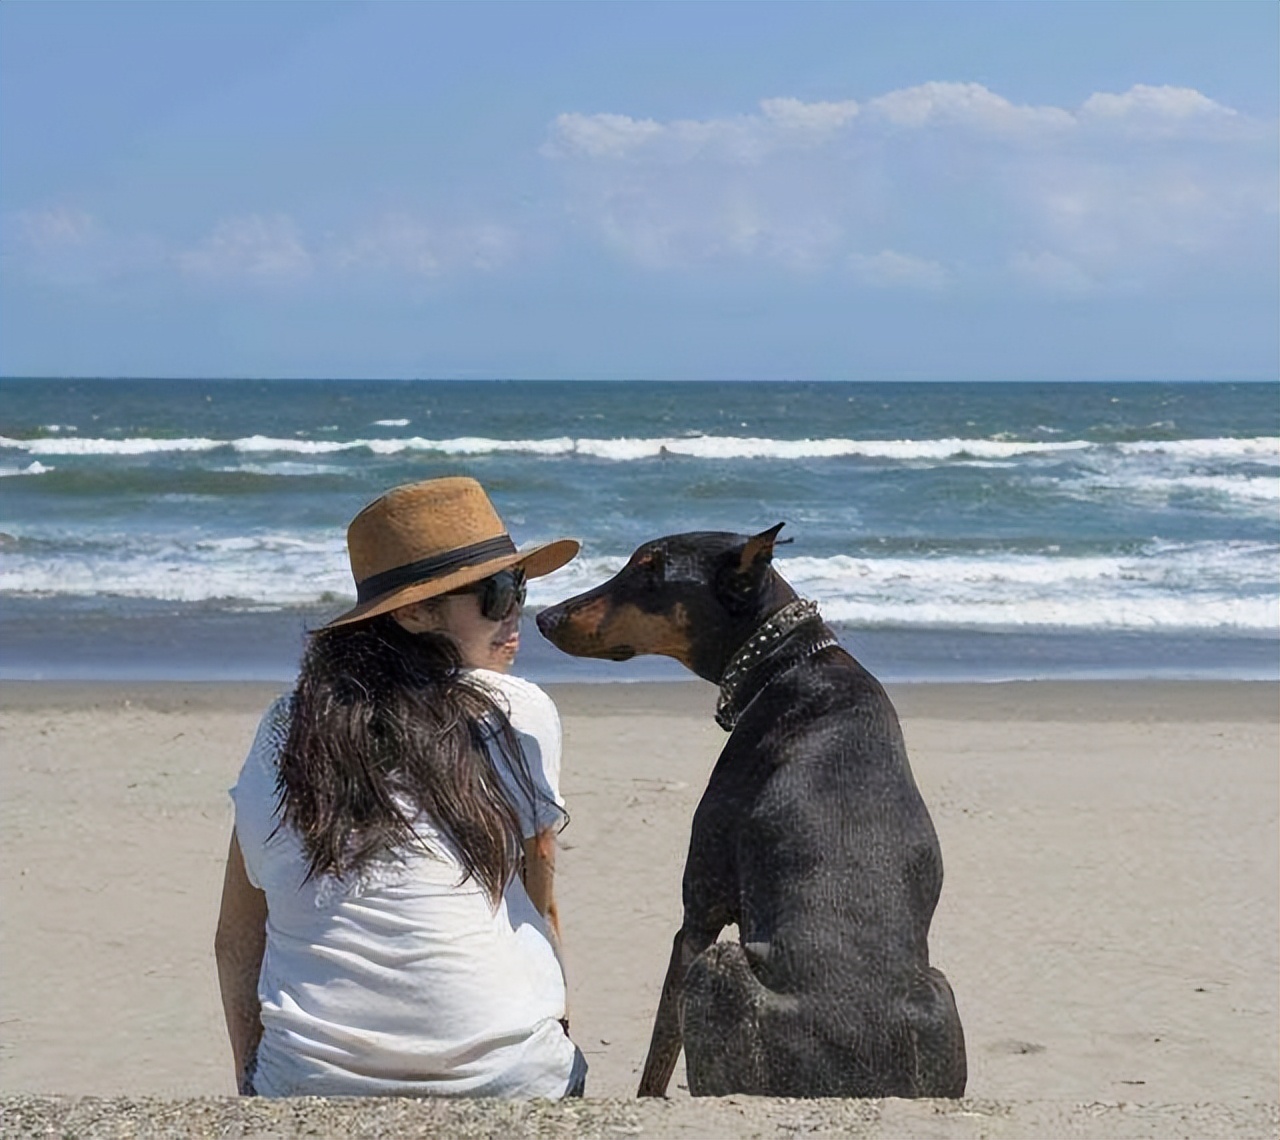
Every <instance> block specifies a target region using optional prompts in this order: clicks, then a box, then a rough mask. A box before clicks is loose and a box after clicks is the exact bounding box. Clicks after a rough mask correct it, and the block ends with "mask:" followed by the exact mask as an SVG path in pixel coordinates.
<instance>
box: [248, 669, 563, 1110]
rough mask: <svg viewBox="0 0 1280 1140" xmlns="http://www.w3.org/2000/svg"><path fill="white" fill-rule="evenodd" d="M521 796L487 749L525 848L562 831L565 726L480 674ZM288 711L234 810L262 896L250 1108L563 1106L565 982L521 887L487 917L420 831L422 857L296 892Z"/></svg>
mask: <svg viewBox="0 0 1280 1140" xmlns="http://www.w3.org/2000/svg"><path fill="white" fill-rule="evenodd" d="M469 676H470V679H471V680H472V682H473V683H479V684H481V685H483V686H484V688H485V689H486V690H487V691H488V692H489V693H490V694H491V695H492V696H493V697H494V699H495V701H496V703H497V704H498V706H499V707H500V708H502V709H503V710H504V711H507V714H508V719H509V721H510V723H511V727H512V729H513V730H514V732H515V734H516V737H517V739H518V741H519V743H520V746H521V750H522V752H523V754H524V758H525V761H526V764H527V767H528V775H529V776H530V777H531V778H532V781H533V785H534V788H533V791H534V793H535V794H534V795H532V796H530V794H529V789H528V788H522V787H521V781H519V780H517V779H516V778H515V776H514V774H512V773H511V771H510V769H509V766H508V761H507V760H506V757H505V752H504V751H503V750H502V749H500V748H497V747H491V748H490V749H489V752H490V756H491V758H492V759H493V764H494V770H495V771H496V772H497V773H498V774H499V776H500V777H502V778H503V781H504V785H505V790H506V792H507V795H508V797H509V798H510V800H511V802H512V803H513V805H514V806H515V807H516V810H517V815H518V816H519V819H520V826H521V832H522V834H523V835H525V836H526V837H529V836H533V835H535V834H536V833H538V832H540V831H543V830H545V829H546V828H548V827H551V826H554V825H555V824H557V823H558V822H559V821H560V820H561V819H562V818H563V809H562V807H561V806H560V805H561V800H560V797H559V790H558V784H559V755H560V724H559V718H558V716H557V714H556V711H555V707H554V705H553V704H552V703H551V701H550V699H549V698H548V697H547V696H546V695H545V694H544V693H543V692H542V691H541V690H540V689H538V688H537V687H536V686H535V685H532V684H530V683H529V682H527V681H523V680H520V679H518V678H515V677H511V676H507V675H504V674H501V673H496V672H490V671H488V670H473V671H471V672H470V674H469ZM290 717H291V703H290V698H289V697H283V698H281V699H280V700H279V701H277V702H276V703H275V704H274V705H273V706H272V707H271V709H270V710H268V712H267V714H266V716H265V717H264V718H263V721H262V725H261V727H260V729H259V732H258V736H257V738H256V740H255V741H254V745H253V748H252V749H251V751H250V754H249V757H248V758H247V760H246V761H245V765H244V768H243V770H242V772H241V774H240V779H239V781H238V782H237V784H236V787H235V788H234V789H233V792H232V795H233V798H234V799H235V803H236V834H237V837H238V839H239V842H240V847H241V851H242V852H243V855H244V863H245V869H246V872H247V874H248V876H249V879H250V881H251V882H252V884H253V885H254V886H255V887H258V888H259V889H261V890H262V891H264V892H265V894H266V898H267V909H268V916H269V917H268V921H267V941H266V952H265V955H264V958H263V963H262V971H261V975H260V978H259V985H258V994H259V999H260V1002H261V1011H262V1014H261V1016H262V1027H263V1035H262V1040H261V1042H260V1044H259V1046H258V1052H257V1060H256V1064H255V1065H254V1066H253V1083H254V1087H255V1089H256V1091H258V1092H259V1093H262V1094H265V1095H269V1096H286V1095H308V1094H316V1095H407V1096H423V1095H466V1096H546V1097H558V1096H562V1095H564V1093H565V1091H566V1089H567V1088H568V1087H571V1086H572V1085H573V1083H574V1082H575V1081H576V1079H577V1078H578V1076H579V1074H578V1073H577V1072H576V1071H575V1057H576V1056H577V1052H576V1050H575V1048H574V1046H573V1043H572V1042H571V1041H570V1040H569V1038H568V1036H567V1035H566V1034H565V1032H564V1030H563V1028H562V1025H561V1019H562V1018H563V1017H564V1016H565V987H564V976H563V973H562V971H561V967H560V963H559V961H558V960H557V958H556V954H555V951H554V949H553V947H552V943H551V939H550V937H549V934H548V929H547V924H546V921H545V919H544V918H543V917H542V915H541V914H539V913H538V911H537V909H536V908H535V907H534V905H533V903H532V902H531V901H530V899H529V896H528V894H527V893H526V891H525V889H524V886H523V884H522V883H521V881H520V878H519V876H516V877H514V878H513V879H512V880H511V881H510V883H509V884H508V885H507V887H506V890H505V891H504V892H503V895H502V897H501V898H500V899H499V900H498V902H497V905H496V907H495V906H494V905H493V904H492V902H491V900H490V896H489V894H488V892H487V891H486V890H485V889H484V888H483V886H482V885H481V884H480V883H478V882H477V881H476V879H475V878H474V877H472V878H465V877H464V875H465V872H464V869H463V866H462V864H461V863H460V862H459V860H458V857H457V855H456V853H455V850H454V847H453V845H452V843H451V842H450V841H449V839H448V837H447V836H445V835H442V834H441V833H440V831H439V830H438V829H437V828H436V827H435V826H433V825H432V823H431V822H430V820H428V819H427V818H426V817H425V816H423V815H419V816H418V817H417V818H416V820H415V822H414V832H415V835H416V837H417V838H418V839H419V840H420V841H421V843H422V848H421V849H419V848H417V847H413V846H410V847H401V848H399V849H397V852H396V854H394V855H392V854H387V855H384V856H380V857H379V858H377V859H375V860H373V861H372V862H370V863H368V864H367V865H366V866H365V867H364V868H363V869H362V871H361V872H360V873H358V874H356V875H350V876H346V877H344V878H341V879H340V878H337V877H335V876H333V875H317V876H313V877H311V878H308V876H307V869H308V857H307V854H306V852H305V851H304V848H303V844H302V843H301V841H300V839H299V837H298V835H297V833H296V832H294V831H293V830H292V829H290V828H289V827H287V826H285V825H282V824H281V823H280V816H279V814H278V810H277V803H278V797H277V792H276V789H277V786H278V785H277V781H278V776H279V772H278V767H277V761H278V757H279V754H280V751H281V749H282V748H283V747H284V745H285V742H286V740H287V738H288V734H289V728H290Z"/></svg>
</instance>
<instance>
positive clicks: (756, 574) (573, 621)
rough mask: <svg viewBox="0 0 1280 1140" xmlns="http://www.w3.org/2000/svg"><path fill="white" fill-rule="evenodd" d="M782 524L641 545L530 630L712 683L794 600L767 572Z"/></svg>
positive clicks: (572, 646)
mask: <svg viewBox="0 0 1280 1140" xmlns="http://www.w3.org/2000/svg"><path fill="white" fill-rule="evenodd" d="M783 525H784V524H783V523H778V525H777V526H774V527H770V528H769V529H768V530H765V531H761V532H760V533H759V534H756V535H751V536H747V535H741V534H731V533H728V532H725V531H694V532H691V533H688V534H673V535H668V536H667V537H666V538H657V539H654V540H653V541H652V542H646V543H645V544H644V545H642V546H641V547H639V548H638V549H637V550H636V552H635V553H634V554H632V556H631V558H630V559H629V560H628V562H627V564H626V565H625V566H624V567H623V568H622V569H621V570H619V571H618V573H617V574H615V575H614V576H613V577H612V578H610V579H609V580H608V581H607V582H605V583H603V584H602V585H600V586H597V587H596V588H595V589H593V590H588V591H587V592H586V593H584V594H579V595H577V596H576V597H573V598H569V599H567V600H566V601H563V602H560V603H559V604H558V605H554V606H550V607H548V608H547V609H545V610H543V611H542V612H541V613H540V614H538V618H537V622H538V629H539V630H540V631H541V632H542V635H543V636H544V637H546V638H547V639H548V640H549V641H550V642H551V643H552V644H553V645H555V646H556V647H557V648H559V649H561V650H563V651H564V652H565V653H571V654H573V655H574V656H575V657H601V658H605V659H607V660H611V661H625V660H627V659H628V658H630V657H635V656H637V655H639V654H644V653H657V654H662V655H664V656H667V657H674V658H675V659H676V660H677V661H679V662H681V663H682V664H684V665H685V666H687V667H688V668H689V669H692V670H693V671H694V672H695V673H697V674H698V675H699V676H702V677H706V678H707V679H708V680H715V679H717V678H718V677H719V675H720V671H721V670H722V669H723V667H724V662H725V661H726V660H727V659H728V655H729V654H730V653H732V651H733V648H734V647H735V646H736V645H737V644H738V643H739V642H740V641H741V639H742V637H744V636H745V635H746V634H747V633H749V632H750V631H751V630H752V629H753V628H755V626H756V625H757V624H758V623H759V622H760V620H761V618H762V617H763V616H765V614H766V613H768V612H770V611H771V609H776V608H777V605H779V604H781V603H782V602H785V601H788V600H790V598H791V597H794V596H795V595H794V592H793V591H791V589H790V587H789V586H787V585H786V583H785V582H783V581H782V579H781V578H780V577H779V576H778V574H777V573H776V572H775V571H774V570H773V567H772V561H773V548H774V545H775V544H776V542H777V538H778V532H779V531H780V530H781V529H782V527H783Z"/></svg>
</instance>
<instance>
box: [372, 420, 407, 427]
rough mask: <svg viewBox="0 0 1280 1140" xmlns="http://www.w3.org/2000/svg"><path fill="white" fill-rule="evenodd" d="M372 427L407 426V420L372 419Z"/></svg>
mask: <svg viewBox="0 0 1280 1140" xmlns="http://www.w3.org/2000/svg"><path fill="white" fill-rule="evenodd" d="M373 426H374V427H408V426H409V421H408V420H374V421H373Z"/></svg>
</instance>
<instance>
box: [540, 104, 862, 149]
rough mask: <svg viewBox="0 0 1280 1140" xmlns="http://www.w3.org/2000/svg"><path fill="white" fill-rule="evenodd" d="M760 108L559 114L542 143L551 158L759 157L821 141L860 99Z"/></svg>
mask: <svg viewBox="0 0 1280 1140" xmlns="http://www.w3.org/2000/svg"><path fill="white" fill-rule="evenodd" d="M759 106H760V113H759V114H751V115H738V116H735V117H733V118H717V119H676V120H673V121H672V122H670V123H659V122H656V121H655V120H653V119H633V118H631V117H630V116H627V115H614V114H598V115H584V114H581V113H578V112H569V113H566V114H563V115H557V116H556V118H555V119H554V120H553V121H552V123H551V128H550V130H549V132H548V134H549V137H548V139H547V142H546V144H545V145H544V146H543V148H542V153H543V154H544V155H546V156H547V157H548V158H585V159H605V160H631V161H635V160H642V161H657V162H664V163H685V162H694V161H698V160H714V161H721V162H729V163H758V162H760V161H762V160H763V159H765V158H767V157H768V156H769V155H770V154H773V153H775V152H778V151H785V150H789V149H796V148H807V147H812V146H817V145H820V144H822V143H824V142H826V141H827V140H829V139H830V138H832V137H833V136H834V135H836V134H838V133H839V131H840V130H841V129H842V128H844V127H845V126H846V125H847V124H849V123H850V122H852V120H853V119H854V118H855V117H856V116H857V114H858V104H857V103H855V102H853V101H852V100H849V101H846V102H842V103H805V102H802V101H801V100H799V99H792V98H779V99H764V100H761V102H760V105H759Z"/></svg>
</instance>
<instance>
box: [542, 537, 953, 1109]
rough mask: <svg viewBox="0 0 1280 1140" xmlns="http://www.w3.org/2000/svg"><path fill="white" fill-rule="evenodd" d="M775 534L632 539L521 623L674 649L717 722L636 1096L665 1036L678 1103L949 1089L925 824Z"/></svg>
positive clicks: (875, 703) (906, 775)
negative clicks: (626, 558)
mask: <svg viewBox="0 0 1280 1140" xmlns="http://www.w3.org/2000/svg"><path fill="white" fill-rule="evenodd" d="M777 531H778V528H777V527H775V528H773V529H772V530H770V531H766V532H764V533H763V534H760V535H756V536H754V537H752V538H750V539H745V538H742V537H740V536H735V535H729V534H724V533H720V532H710V533H697V534H687V535H673V536H671V537H670V538H667V539H660V540H656V541H655V542H653V543H647V544H645V546H643V547H641V548H640V549H639V550H638V551H637V552H636V553H635V555H633V556H632V559H631V561H630V562H629V563H628V565H627V566H626V567H625V568H624V569H623V571H622V572H620V573H619V574H618V575H616V576H615V577H614V578H613V579H611V580H610V581H609V582H606V583H605V584H604V585H602V586H600V587H597V588H596V589H595V590H592V591H589V592H588V593H586V594H583V595H580V596H579V597H577V598H571V599H569V600H568V601H566V602H562V603H560V605H558V606H555V607H551V608H550V609H549V610H546V611H543V613H542V614H541V615H539V619H538V625H539V628H540V629H542V631H543V632H544V634H546V635H547V636H548V637H549V638H551V640H552V641H554V642H555V643H556V644H557V645H559V646H560V647H561V648H562V649H565V650H566V651H567V652H571V653H577V654H579V655H582V656H596V657H608V658H614V659H623V658H625V657H629V656H632V655H634V654H636V653H646V652H650V653H653V652H657V653H666V654H669V655H671V656H674V657H676V658H677V659H678V660H681V661H682V662H684V663H685V664H686V665H688V667H689V668H690V669H692V670H693V671H694V672H696V673H698V674H699V675H700V676H703V677H706V678H707V679H709V680H713V681H716V682H717V683H718V684H719V685H720V688H721V702H720V707H719V708H718V710H717V719H718V720H719V721H720V723H721V724H722V725H723V726H724V727H726V728H730V729H731V730H732V734H731V735H730V737H729V740H728V742H727V743H726V745H725V748H724V751H723V752H722V753H721V755H720V758H719V760H718V761H717V763H716V767H715V769H714V771H713V772H712V774H711V778H710V781H709V783H708V786H707V790H706V793H705V794H704V796H703V798H702V801H701V802H700V803H699V805H698V809H697V812H696V813H695V815H694V820H693V832H692V836H691V840H690V844H689V857H688V860H687V862H686V864H685V874H684V921H683V924H682V926H681V929H680V930H679V931H678V932H677V935H676V938H675V942H674V945H673V947H672V956H671V962H670V965H669V966H668V970H667V977H666V981H665V983H664V986H663V993H662V998H661V1000H660V1002H659V1007H658V1013H657V1016H656V1018H655V1022H654V1031H653V1040H652V1043H651V1045H650V1050H649V1057H648V1059H647V1062H646V1065H645V1071H644V1075H643V1077H642V1078H641V1085H640V1092H641V1094H642V1095H645V1094H651V1095H660V1094H661V1093H662V1092H663V1091H664V1090H665V1088H666V1086H667V1083H668V1081H669V1080H670V1077H671V1072H672V1070H673V1069H674V1066H675V1063H676V1059H677V1057H678V1055H679V1052H680V1047H681V1044H682V1043H683V1045H684V1048H685V1054H686V1059H687V1068H688V1074H689V1091H690V1092H692V1093H693V1094H694V1095H724V1094H727V1093H733V1092H746V1093H758V1094H770V1095H777V1096H864V1097H865V1096H904V1097H919V1096H942V1097H955V1096H960V1095H961V1094H962V1093H963V1092H964V1086H965V1052H964V1035H963V1031H962V1029H961V1026H960V1019H959V1015H958V1014H957V1012H956V1007H955V1000H954V997H953V996H952V993H951V988H950V986H949V985H948V984H947V981H946V979H945V978H944V977H943V975H942V974H941V973H940V972H938V971H937V970H935V969H933V968H931V966H930V964H929V951H928V934H929V924H930V921H931V919H932V917H933V911H934V908H935V907H936V905H937V902H938V895H939V892H940V890H941V887H942V858H941V854H940V851H939V847H938V840H937V836H936V834H935V832H934V829H933V824H932V822H931V821H930V819H929V813H928V811H927V809H926V808H925V804H924V800H923V799H922V798H921V796H920V792H919V790H918V789H917V787H916V784H915V780H914V779H913V777H912V775H911V768H910V765H909V763H908V761H907V754H906V748H905V746H904V744H903V739H902V731H901V728H900V727H899V724H898V718H897V715H896V713H895V712H894V709H893V705H892V703H891V702H890V701H889V698H888V696H887V694H886V693H885V692H884V690H883V688H882V687H881V686H880V684H879V682H877V681H876V680H875V678H874V677H872V676H871V674H870V673H868V672H867V671H866V670H865V669H863V668H862V666H861V665H859V664H858V663H857V662H856V661H855V660H854V659H853V658H852V657H851V656H850V655H849V654H848V653H846V652H845V651H844V650H843V649H841V648H839V647H838V645H837V644H836V640H835V638H834V636H833V635H832V634H831V631H830V630H829V629H827V627H826V626H825V625H823V624H822V622H821V619H820V618H819V617H818V616H817V610H816V607H815V606H813V605H812V603H807V602H803V601H801V600H800V599H797V598H796V596H795V592H794V591H793V590H791V588H790V587H789V586H787V585H786V583H785V582H784V581H783V580H782V579H781V578H780V577H779V576H778V575H777V573H776V572H775V571H773V570H772V567H771V559H772V550H773V543H774V539H775V537H776V535H777ZM735 924H736V925H737V927H738V931H739V938H738V941H736V942H719V941H717V937H718V935H719V934H720V932H721V931H722V930H723V929H724V927H726V926H728V925H735Z"/></svg>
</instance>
